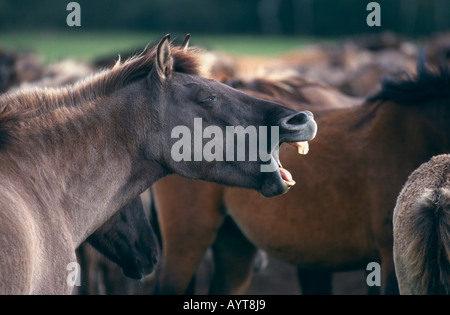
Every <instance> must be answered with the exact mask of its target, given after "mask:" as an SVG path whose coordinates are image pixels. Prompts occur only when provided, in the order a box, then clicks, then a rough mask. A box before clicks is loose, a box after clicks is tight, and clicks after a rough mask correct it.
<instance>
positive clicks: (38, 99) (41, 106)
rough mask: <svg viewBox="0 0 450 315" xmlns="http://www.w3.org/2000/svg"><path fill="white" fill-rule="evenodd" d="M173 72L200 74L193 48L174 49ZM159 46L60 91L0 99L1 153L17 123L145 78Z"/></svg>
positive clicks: (45, 90) (16, 94) (31, 92)
mask: <svg viewBox="0 0 450 315" xmlns="http://www.w3.org/2000/svg"><path fill="white" fill-rule="evenodd" d="M172 55H173V60H174V64H173V67H174V71H176V72H182V73H188V74H199V72H200V71H199V60H198V54H196V53H195V52H194V50H193V49H187V50H184V49H181V48H178V47H172ZM155 56H156V47H153V48H151V49H149V50H145V51H144V52H142V53H141V54H139V55H137V56H134V57H131V58H129V59H128V60H126V61H125V62H121V61H120V58H119V60H118V61H117V62H116V64H115V65H114V67H112V68H111V69H106V70H104V71H101V72H99V73H96V74H94V75H92V76H90V77H87V78H85V79H83V80H81V81H79V82H77V83H75V84H74V85H71V86H66V87H61V88H35V89H28V90H19V91H16V92H12V93H6V94H3V95H1V96H0V150H1V149H2V148H3V147H4V146H5V145H6V143H7V142H8V141H9V139H11V137H12V130H13V129H15V128H17V121H20V120H21V119H22V118H24V117H30V116H37V115H39V114H42V113H45V112H48V111H51V110H53V109H56V108H59V107H67V108H69V107H75V106H77V107H78V106H79V105H80V104H83V103H89V102H92V101H94V100H96V99H99V98H101V97H104V96H107V95H110V94H111V93H113V92H114V91H117V90H119V89H121V88H123V87H125V86H127V85H128V84H130V83H132V82H135V81H137V80H139V79H142V78H144V77H146V76H147V75H148V74H149V72H150V71H151V70H152V68H153V64H154V61H155Z"/></svg>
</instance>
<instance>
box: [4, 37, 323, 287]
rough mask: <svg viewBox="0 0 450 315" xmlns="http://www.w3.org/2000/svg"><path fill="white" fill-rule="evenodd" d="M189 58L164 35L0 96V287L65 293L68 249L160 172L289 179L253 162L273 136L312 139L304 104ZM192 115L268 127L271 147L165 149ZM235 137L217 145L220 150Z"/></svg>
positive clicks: (215, 122) (269, 191)
mask: <svg viewBox="0 0 450 315" xmlns="http://www.w3.org/2000/svg"><path fill="white" fill-rule="evenodd" d="M198 63H199V61H198V60H197V58H196V57H195V55H194V54H191V53H189V51H186V50H182V49H178V48H173V47H171V44H170V42H169V36H165V37H164V38H163V39H162V40H161V41H160V42H159V44H158V45H157V46H156V48H155V49H152V50H150V51H147V52H145V53H143V54H141V55H139V56H137V57H135V58H132V59H130V60H127V61H126V62H124V63H117V64H116V65H115V66H114V67H113V68H112V69H110V70H106V71H104V72H101V73H99V74H97V75H94V76H92V77H91V78H88V79H87V80H84V81H82V82H80V83H78V84H75V85H73V86H68V87H64V88H60V89H36V90H31V91H25V90H23V91H19V92H15V93H9V94H5V95H3V96H1V97H0V160H1V161H2V163H1V165H0V174H1V176H0V177H1V179H0V192H1V197H0V248H1V255H0V293H3V294H27V293H28V294H39V293H46V294H50V293H70V292H71V291H72V287H71V285H70V284H71V282H70V281H68V276H69V275H68V271H67V266H68V265H69V264H71V263H73V262H75V261H76V257H75V249H76V248H77V247H78V246H79V245H80V244H81V243H82V242H83V241H84V240H85V239H86V238H87V237H88V236H89V235H91V234H92V233H93V232H94V231H95V230H96V229H97V228H98V227H99V226H101V225H102V224H103V223H104V222H106V221H107V220H108V219H109V218H110V217H111V216H112V215H113V214H114V213H116V212H117V211H118V210H119V209H120V208H121V207H122V206H124V205H125V204H127V203H128V202H130V201H131V200H132V199H134V198H136V197H137V196H138V195H139V194H140V193H141V192H143V191H144V190H145V189H146V188H148V187H150V186H151V185H152V184H153V183H154V182H155V181H156V180H158V179H159V178H162V177H163V176H166V175H168V174H171V173H178V174H180V175H183V176H185V177H188V178H191V179H204V180H209V181H215V182H219V183H222V184H227V185H238V186H241V187H246V188H252V189H255V190H257V191H259V192H260V193H262V194H263V195H264V196H276V195H279V194H282V193H285V192H286V191H287V190H288V189H289V188H290V187H291V186H292V181H291V178H289V177H286V174H287V171H286V170H285V169H283V168H281V167H277V168H275V169H274V168H271V167H269V169H271V170H274V171H271V172H261V169H262V167H263V166H265V164H268V161H269V162H270V165H271V166H276V165H277V164H278V165H280V164H279V160H278V158H277V156H276V153H277V150H276V146H277V145H279V144H281V143H283V142H299V141H308V140H311V139H312V138H314V136H315V133H316V128H317V127H316V124H315V122H314V120H313V118H312V114H311V113H310V112H306V111H305V112H297V111H295V110H292V109H289V108H287V107H285V106H282V105H280V104H278V103H275V102H270V101H266V100H262V99H258V98H255V97H252V96H249V95H246V94H244V93H242V92H239V91H237V90H234V89H232V88H230V87H228V86H226V85H224V84H222V83H219V82H216V81H213V80H208V79H205V78H202V77H200V76H198V75H197V74H198ZM198 119H203V123H204V124H205V125H207V126H214V130H216V131H217V129H219V130H221V131H222V133H223V134H225V131H226V127H227V126H241V127H242V128H246V127H248V126H254V127H255V129H257V130H258V128H259V127H266V129H268V128H267V126H274V127H278V131H279V139H278V142H277V143H272V144H271V146H270V147H268V146H266V148H269V150H268V151H270V152H271V153H272V152H273V153H274V154H273V155H270V156H269V160H267V159H265V158H264V159H263V158H262V157H261V156H257V157H256V158H255V160H247V159H243V160H239V161H237V160H236V159H232V158H231V157H228V156H227V158H226V159H225V160H224V161H220V160H212V161H206V160H201V161H197V160H196V161H193V160H192V159H189V158H187V159H182V160H179V159H178V157H177V159H175V158H174V156H173V154H172V153H173V148H174V145H175V144H176V143H177V139H176V136H175V137H173V130H174V129H175V128H176V127H180V126H181V127H182V128H181V129H182V130H183V131H190V132H191V133H192V131H193V130H194V128H193V127H194V126H195V123H196V121H198ZM178 130H179V129H178ZM210 130H211V129H210ZM195 132H196V130H194V134H195V136H194V140H195V142H196V143H197V145H198V142H199V140H198V139H199V135H198V134H196V133H195ZM200 137H201V135H200ZM219 140H220V139H219ZM200 141H203V142H206V141H205V139H202V138H200ZM216 143H217V142H216ZM240 143H241V144H242V141H241V142H240ZM243 143H244V144H245V145H246V147H249V141H248V139H246V141H244V142H243ZM221 144H222V145H223V147H226V146H225V145H224V140H222V141H221ZM236 146H237V143H234V146H232V145H230V144H228V148H229V149H230V150H231V152H233V151H232V149H236ZM194 151H195V150H194ZM234 152H236V151H234ZM195 153H196V152H192V156H191V158H192V157H194V158H195V156H194V155H195ZM277 162H278V163H277ZM36 165H38V166H39V167H36ZM70 276H72V275H71V274H70Z"/></svg>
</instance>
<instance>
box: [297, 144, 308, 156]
mask: <svg viewBox="0 0 450 315" xmlns="http://www.w3.org/2000/svg"><path fill="white" fill-rule="evenodd" d="M295 144H296V145H297V150H298V154H307V153H308V152H309V144H308V141H299V142H296V143H295Z"/></svg>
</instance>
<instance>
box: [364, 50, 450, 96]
mask: <svg viewBox="0 0 450 315" xmlns="http://www.w3.org/2000/svg"><path fill="white" fill-rule="evenodd" d="M449 53H450V51H444V52H443V53H442V55H441V58H440V59H439V61H438V62H437V65H436V66H435V67H429V66H427V63H426V54H425V50H424V51H423V52H422V53H421V55H420V56H419V59H418V61H417V74H416V75H415V76H414V77H409V76H407V77H406V78H403V79H399V78H393V77H387V78H385V79H383V81H382V82H381V85H382V88H381V91H380V92H378V93H377V94H375V95H374V96H371V97H369V98H368V99H367V100H368V101H369V102H375V101H378V100H381V101H392V102H396V103H410V104H414V103H421V102H426V101H430V100H433V99H440V98H446V97H450V66H449V63H448V60H447V56H448V55H449Z"/></svg>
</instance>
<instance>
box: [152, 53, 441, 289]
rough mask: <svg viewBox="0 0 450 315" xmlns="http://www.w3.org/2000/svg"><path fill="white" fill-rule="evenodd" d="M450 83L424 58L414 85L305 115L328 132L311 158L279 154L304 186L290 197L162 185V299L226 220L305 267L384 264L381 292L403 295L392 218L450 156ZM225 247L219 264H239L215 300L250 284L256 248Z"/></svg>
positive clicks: (178, 182)
mask: <svg viewBox="0 0 450 315" xmlns="http://www.w3.org/2000/svg"><path fill="white" fill-rule="evenodd" d="M449 82H450V71H449V68H448V65H442V66H441V67H440V68H439V69H438V70H435V71H433V70H432V69H429V68H427V67H426V65H425V60H424V59H423V60H419V62H418V71H417V76H416V77H414V78H404V79H398V80H392V79H391V80H387V81H385V82H384V84H383V89H382V90H381V91H380V92H379V93H378V94H377V95H376V96H374V97H373V98H370V99H368V100H367V101H365V102H364V103H363V104H361V105H360V106H354V107H348V108H338V109H330V108H328V109H327V108H323V109H322V108H318V107H313V106H307V105H304V106H301V107H298V108H301V109H303V110H305V109H309V110H314V113H315V117H316V120H317V122H318V124H319V126H321V130H320V132H319V134H318V136H317V137H316V139H314V141H313V142H312V143H311V152H310V153H309V154H308V155H307V156H306V157H304V158H301V159H300V158H299V157H298V155H297V152H296V150H295V149H294V148H292V147H291V146H284V147H282V148H281V150H280V156H281V157H282V160H283V161H284V163H283V164H284V165H287V166H288V169H290V170H291V171H292V174H293V176H294V177H295V178H300V179H301V185H297V186H295V187H294V188H293V189H292V191H291V192H290V193H289V194H286V195H283V196H279V197H276V198H271V199H264V198H261V197H260V196H258V195H257V194H255V193H254V192H252V191H250V190H246V189H238V188H227V187H223V186H220V185H217V184H211V183H205V182H201V181H190V180H188V179H184V178H181V177H177V176H175V175H173V176H170V177H167V178H165V179H163V180H161V181H159V182H158V183H156V184H155V185H154V192H155V200H156V204H157V208H158V216H159V222H160V227H161V233H162V239H163V250H162V253H163V259H162V261H163V263H162V267H161V274H160V277H159V280H158V284H157V288H156V290H155V292H158V293H179V294H180V293H183V292H185V290H186V288H187V286H188V283H189V281H190V279H191V277H192V274H193V273H194V271H195V268H196V266H197V264H198V262H199V261H200V260H201V258H202V257H203V256H204V253H205V251H206V249H207V248H208V247H209V246H211V245H212V244H213V242H214V240H215V238H216V234H217V231H218V230H219V228H220V226H221V224H222V222H223V219H224V217H225V215H226V214H228V215H230V216H231V218H232V219H233V220H234V222H235V223H236V224H237V225H238V227H239V228H240V230H241V231H242V232H243V234H244V236H245V237H246V238H247V239H248V240H250V241H251V244H254V245H253V246H255V245H256V246H257V247H259V248H262V249H264V250H265V251H267V252H268V253H269V254H270V255H272V256H274V257H276V258H279V259H281V260H283V261H286V262H290V263H292V264H295V265H298V266H301V267H302V268H303V269H308V270H311V271H317V270H319V271H341V270H348V269H356V268H358V269H359V268H364V269H365V268H366V266H367V264H368V263H369V262H372V261H381V269H382V282H381V285H382V289H383V291H384V292H386V293H395V292H397V291H398V290H397V282H396V277H395V272H394V263H393V257H392V244H393V235H392V212H393V209H394V206H395V201H396V198H397V195H398V194H399V192H400V190H401V188H402V185H403V183H404V182H405V181H406V179H407V177H408V175H409V174H410V173H411V172H412V171H413V170H414V169H416V168H417V167H418V166H419V165H420V164H422V163H423V162H425V161H427V160H429V159H430V158H431V157H432V156H434V155H436V154H440V153H446V152H450V141H449V139H450V124H449V123H448V122H449V121H450V94H449V91H450V86H449ZM173 187H177V194H176V198H174V197H173V194H172V193H171V192H172V191H173ZM186 222H189V224H186ZM194 227H195V228H194ZM227 241H228V243H230V244H239V246H223V248H226V249H227V250H228V251H229V252H228V253H227V252H223V254H222V255H221V257H225V259H227V258H230V260H229V261H228V262H230V261H232V259H231V257H239V258H240V262H239V264H236V265H234V266H232V265H231V264H228V265H227V264H226V263H225V264H222V265H227V267H228V268H227V269H226V271H224V270H217V269H216V271H215V272H216V273H217V275H218V277H219V275H220V281H222V282H221V283H219V284H214V283H213V285H212V288H213V291H212V293H240V292H243V291H244V290H245V288H246V285H247V284H248V276H249V274H248V270H251V268H249V267H248V266H249V265H250V264H251V262H252V257H253V255H251V254H250V252H249V246H241V245H243V244H246V243H244V242H245V240H242V241H239V240H234V242H230V241H229V240H227ZM217 246H219V245H217ZM250 247H251V246H250ZM187 248H189V250H186V249H187ZM224 272H230V273H233V272H235V273H239V274H240V276H241V281H240V282H239V281H235V282H234V283H229V282H228V283H227V282H226V280H227V279H229V278H233V279H234V280H236V277H227V275H226V274H224ZM216 279H217V278H216Z"/></svg>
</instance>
